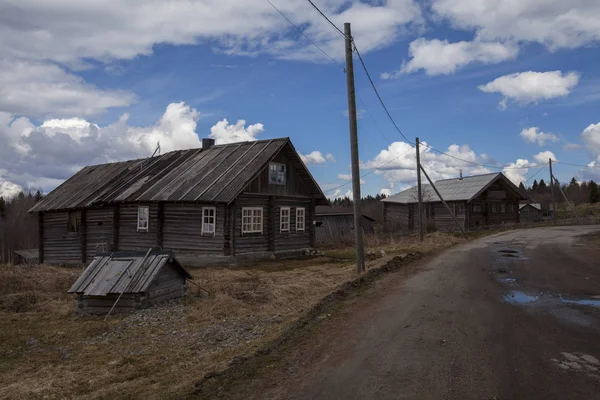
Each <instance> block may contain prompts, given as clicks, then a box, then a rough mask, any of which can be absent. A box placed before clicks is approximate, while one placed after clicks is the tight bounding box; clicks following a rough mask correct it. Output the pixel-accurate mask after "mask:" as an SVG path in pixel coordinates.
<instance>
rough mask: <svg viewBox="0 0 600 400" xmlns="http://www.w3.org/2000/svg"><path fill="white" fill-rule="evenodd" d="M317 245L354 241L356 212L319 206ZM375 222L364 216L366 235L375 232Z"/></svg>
mask: <svg viewBox="0 0 600 400" xmlns="http://www.w3.org/2000/svg"><path fill="white" fill-rule="evenodd" d="M315 221H316V232H317V243H319V244H331V243H340V242H343V241H347V240H354V212H353V211H352V209H348V208H345V207H327V206H318V207H317V209H316V215H315ZM374 222H375V220H374V219H373V218H371V217H369V216H367V215H364V214H363V215H362V227H363V232H364V233H371V232H373V224H374Z"/></svg>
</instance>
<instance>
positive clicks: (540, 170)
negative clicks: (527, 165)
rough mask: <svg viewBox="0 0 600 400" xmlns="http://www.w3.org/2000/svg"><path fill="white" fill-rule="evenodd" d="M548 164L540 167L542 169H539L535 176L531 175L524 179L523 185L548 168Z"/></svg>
mask: <svg viewBox="0 0 600 400" xmlns="http://www.w3.org/2000/svg"><path fill="white" fill-rule="evenodd" d="M548 164H549V163H546V164H544V165H543V166H542V168H540V169H539V170H538V171H537V172H536V173H535V174H533V175H531V176H530V177H529V178H527V179H525V180H524V181H523V184H525V183H526V182H527V181H528V180H530V179H531V178H533V177H534V176H536V175H537V174H539V173H540V172H542V171H543V170H544V168H546V167H547V166H548Z"/></svg>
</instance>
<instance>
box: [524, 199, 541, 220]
mask: <svg viewBox="0 0 600 400" xmlns="http://www.w3.org/2000/svg"><path fill="white" fill-rule="evenodd" d="M542 216H543V211H542V206H541V205H540V203H527V204H519V218H520V220H521V222H538V221H541V220H542Z"/></svg>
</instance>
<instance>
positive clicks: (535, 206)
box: [519, 203, 542, 211]
mask: <svg viewBox="0 0 600 400" xmlns="http://www.w3.org/2000/svg"><path fill="white" fill-rule="evenodd" d="M525 206H531V207H533V208H535V209H537V210H540V211H541V210H542V205H541V204H540V203H526V204H519V210H520V209H522V208H523V207H525Z"/></svg>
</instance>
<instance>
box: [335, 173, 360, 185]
mask: <svg viewBox="0 0 600 400" xmlns="http://www.w3.org/2000/svg"><path fill="white" fill-rule="evenodd" d="M338 179H341V180H343V181H351V180H352V174H338ZM360 184H361V185H366V184H367V181H365V180H364V179H363V178H360Z"/></svg>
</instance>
